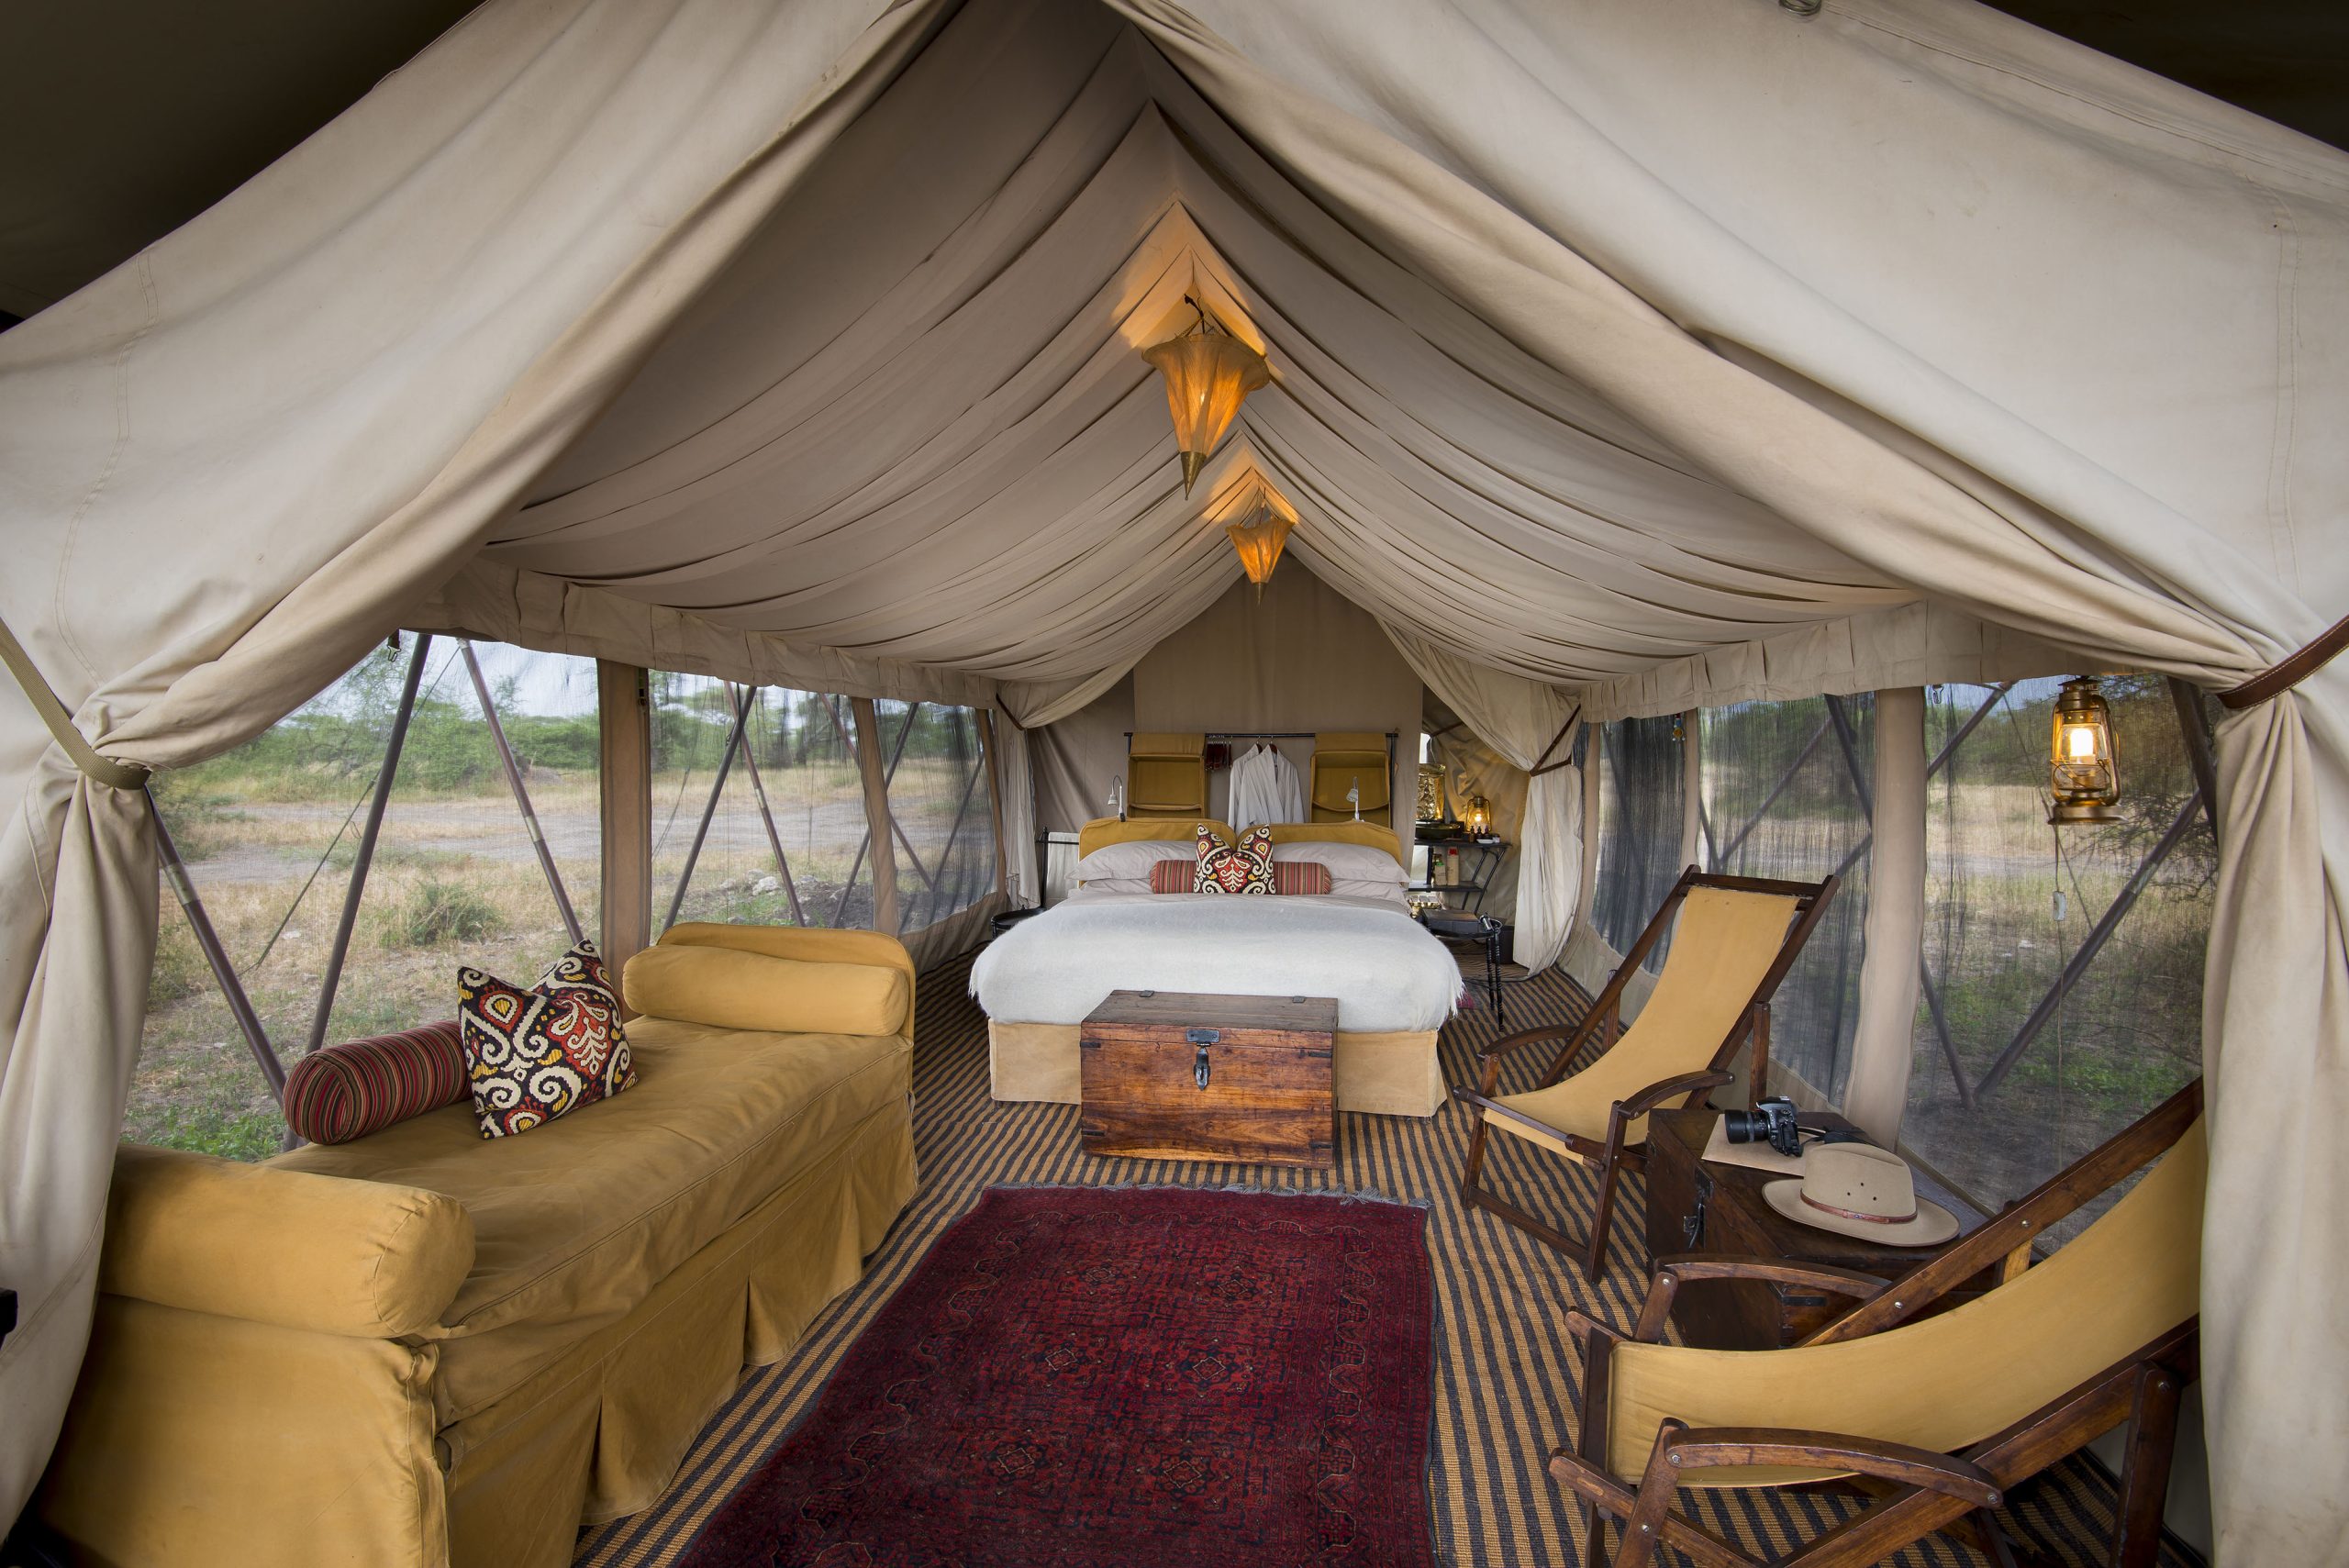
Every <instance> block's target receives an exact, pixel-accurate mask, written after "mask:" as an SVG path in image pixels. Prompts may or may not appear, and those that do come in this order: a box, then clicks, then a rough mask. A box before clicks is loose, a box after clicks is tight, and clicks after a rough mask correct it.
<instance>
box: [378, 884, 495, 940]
mask: <svg viewBox="0 0 2349 1568" xmlns="http://www.w3.org/2000/svg"><path fill="white" fill-rule="evenodd" d="M390 914H391V918H390V919H389V920H388V921H386V922H385V924H384V944H385V945H386V946H389V947H406V948H430V947H440V946H442V945H444V944H446V943H450V942H471V941H479V940H482V939H483V938H484V937H491V936H495V935H496V934H497V932H498V930H499V929H501V928H502V927H503V925H504V924H505V922H504V921H503V920H502V919H501V918H500V917H499V916H498V913H497V906H495V905H494V904H492V903H491V902H490V901H489V900H488V899H486V898H484V897H483V896H482V895H480V894H478V893H475V892H474V891H473V889H471V888H469V887H467V886H466V885H465V884H462V883H459V882H443V881H441V880H440V878H439V877H427V878H426V879H425V880H424V881H423V882H422V883H420V884H417V886H416V887H414V888H412V889H410V890H409V891H408V892H406V893H405V894H403V895H401V896H400V900H399V902H398V904H397V905H396V906H395V907H394V908H393V909H392V910H391V912H390Z"/></svg>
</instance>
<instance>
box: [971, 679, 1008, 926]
mask: <svg viewBox="0 0 2349 1568" xmlns="http://www.w3.org/2000/svg"><path fill="white" fill-rule="evenodd" d="M978 715H979V749H980V750H981V751H984V752H985V754H986V760H987V804H988V806H990V807H991V808H992V810H993V813H994V816H995V886H996V892H997V893H1000V894H1002V895H1004V896H1005V898H1006V899H1008V898H1010V896H1011V895H1012V888H1011V857H1010V854H1009V852H1008V851H1007V850H1006V849H1005V848H1004V842H1003V759H1002V758H1000V757H998V756H997V755H996V749H995V710H994V709H993V708H985V707H983V708H980V709H979V710H978Z"/></svg>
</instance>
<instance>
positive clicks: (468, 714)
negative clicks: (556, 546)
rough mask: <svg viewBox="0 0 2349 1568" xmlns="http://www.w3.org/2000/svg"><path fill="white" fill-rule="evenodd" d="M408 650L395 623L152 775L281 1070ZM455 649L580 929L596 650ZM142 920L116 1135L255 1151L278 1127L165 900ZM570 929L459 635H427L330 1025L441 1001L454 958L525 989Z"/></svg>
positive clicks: (347, 871)
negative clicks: (293, 701) (288, 699)
mask: <svg viewBox="0 0 2349 1568" xmlns="http://www.w3.org/2000/svg"><path fill="white" fill-rule="evenodd" d="M415 648H416V644H415V642H414V641H412V640H407V639H403V646H402V647H400V648H398V649H390V648H384V649H379V650H377V651H375V652H373V653H371V654H369V655H368V656H367V657H366V658H365V659H362V660H361V661H360V662H359V663H358V664H357V665H356V666H354V667H353V668H352V669H351V671H349V672H348V673H345V674H344V675H343V676H342V677H341V678H340V680H338V681H336V682H335V683H334V684H332V685H330V686H328V688H327V689H326V690H325V691H323V692H321V693H319V694H318V695H317V696H316V697H314V698H312V699H311V700H310V701H309V702H307V703H305V704H304V705H303V706H301V707H299V708H297V709H295V711H294V712H293V713H291V714H289V715H287V716H286V717H284V718H282V719H280V720H279V721H278V722H277V723H275V724H273V725H272V726H271V727H270V728H268V729H266V730H264V731H262V733H261V734H260V735H257V736H255V737H254V738H253V739H252V740H249V741H247V742H246V743H245V744H243V745H242V746H239V747H237V748H236V749H235V750H233V751H227V752H224V753H222V754H221V755H220V756H217V757H214V758H212V759H210V760H209V761H207V762H201V763H199V764H197V765H196V766H195V767H192V768H181V769H174V770H173V771H171V772H169V773H159V774H157V775H156V777H155V780H154V783H153V785H152V788H153V790H154V793H155V801H156V805H157V806H158V808H159V809H160V810H161V813H162V817H163V822H164V825H165V826H166V827H167V828H170V830H171V833H172V837H173V840H174V841H175V842H176V843H177V844H178V845H179V848H180V852H181V854H182V855H183V856H184V857H185V858H186V860H187V862H188V875H189V879H190V880H191V881H192V882H193V883H194V884H195V888H196V891H197V892H198V893H199V894H200V895H202V897H203V899H204V902H205V906H206V911H207V912H208V913H209V914H210V916H211V917H212V922H213V925H214V927H215V929H217V931H218V932H219V935H220V939H221V941H222V943H223V945H224V946H225V947H226V948H227V950H228V958H229V962H230V963H231V964H232V965H233V966H234V967H235V969H236V971H237V974H238V978H239V984H242V985H243V986H244V988H245V992H246V994H247V995H248V996H249V997H250V999H251V1001H252V1004H253V1008H254V1011H255V1012H256V1013H257V1014H258V1015H259V1016H260V1018H261V1020H262V1027H263V1028H264V1029H266V1031H267V1032H268V1034H269V1037H270V1039H271V1040H272V1041H273V1043H274V1044H275V1046H276V1049H277V1053H278V1056H279V1058H280V1060H281V1061H283V1062H285V1063H287V1064H288V1065H291V1063H292V1062H293V1061H294V1060H295V1057H296V1056H297V1055H298V1054H299V1053H300V1052H301V1051H302V1049H303V1047H304V1046H305V1044H306V1041H307V1040H308V1036H309V1030H310V1023H311V1019H312V1017H313V1015H314V1014H315V1013H316V1011H317V999H318V993H319V982H320V978H321V975H322V973H323V972H324V970H325V967H326V962H327V957H328V952H329V951H330V950H331V948H332V946H333V941H334V933H335V928H336V925H337V923H338V921H339V919H340V914H341V910H342V904H343V899H344V896H345V895H346V893H347V892H348V890H349V887H350V884H351V869H352V866H353V865H354V863H355V862H356V858H357V851H358V845H359V840H360V837H361V834H362V827H363V824H364V822H365V819H366V806H367V802H368V798H369V796H370V795H371V793H372V791H373V788H374V784H375V778H376V774H377V773H379V772H380V770H381V769H382V767H383V762H384V750H385V747H386V744H387V743H388V741H389V740H390V738H391V730H392V724H393V719H394V717H395V714H396V712H397V710H398V706H399V698H400V692H401V688H402V686H403V684H404V683H405V681H406V674H407V668H408V664H409V661H410V659H411V657H412V656H413V653H414V651H415ZM473 654H474V657H475V659H476V660H477V661H478V662H479V663H480V666H481V673H482V684H483V685H484V686H485V687H487V688H488V691H489V699H490V703H491V705H492V707H493V709H494V710H495V713H496V716H497V719H498V722H499V724H500V725H501V726H502V727H503V728H504V730H505V734H506V738H507V744H508V745H509V746H510V747H511V748H512V750H513V752H514V756H515V761H516V766H517V771H518V772H519V773H521V775H522V778H523V787H524V790H525V791H526V793H527V794H528V795H529V801H530V805H531V807H532V808H533V810H534V811H535V812H536V813H537V816H538V819H539V824H540V831H541V832H542V833H543V834H544V835H545V838H546V841H547V844H548V847H549V849H550V851H551V853H552V855H553V858H554V861H555V864H556V869H557V872H558V873H559V874H560V876H561V877H562V884H563V889H564V892H565V893H566V895H568V896H569V898H570V900H571V903H572V906H573V910H574V911H575V913H576V914H577V916H578V918H579V921H580V924H581V926H582V928H583V929H584V931H585V932H586V933H587V934H588V935H590V936H592V935H594V934H595V931H596V920H597V911H598V906H599V901H598V897H597V894H598V882H599V878H600V875H601V873H602V856H601V844H602V835H601V827H600V820H599V816H598V797H597V789H596V768H597V754H598V751H599V748H600V737H599V733H598V727H597V722H596V663H595V661H594V660H592V659H581V658H574V657H570V656H567V655H563V654H558V653H537V652H532V651H529V650H527V649H520V648H510V647H507V646H504V645H502V644H497V643H489V642H481V643H475V644H474V645H473ZM156 935H157V944H156V953H155V967H154V970H153V973H152V975H151V978H150V986H149V992H148V1007H147V1024H146V1029H145V1033H144V1036H143V1038H142V1040H141V1045H140V1053H139V1065H138V1068H137V1070H136V1073H135V1074H134V1077H133V1079H132V1084H131V1094H130V1103H129V1106H128V1112H127V1115H126V1118H125V1123H124V1136H126V1137H128V1138H133V1139H137V1140H139V1141H141V1142H147V1143H160V1144H163V1145H166V1146H169V1147H173V1148H183V1149H195V1150H202V1151H206V1152H209V1153H214V1154H219V1155H224V1156H227V1157H228V1158H231V1159H241V1160H258V1159H266V1158H267V1157H268V1156H270V1155H272V1154H274V1153H276V1152H277V1151H278V1148H279V1140H280V1139H281V1137H282V1136H283V1134H284V1121H283V1119H282V1118H280V1117H279V1115H278V1113H277V1107H276V1106H275V1105H274V1104H273V1102H272V1101H271V1099H270V1096H269V1091H268V1088H267V1086H266V1084H264V1083H263V1081H262V1075H261V1072H260V1069H259V1068H258V1067H257V1066H255V1064H254V1062H253V1061H252V1059H251V1056H250V1053H249V1051H248V1049H247V1047H246V1045H245V1042H244V1040H243V1038H242V1036H241V1035H240V1033H239V1029H238V1027H237V1024H236V1022H235V1019H234V1018H233V1016H232V1015H231V1014H230V1012H229V1010H228V1002H227V1000H226V998H225V997H224V996H223V995H222V994H221V992H220V990H219V988H218V986H217V984H216V983H215V982H214V979H213V976H212V972H211V970H210V968H209V967H208V966H207V965H206V962H204V958H203V955H202V952H201V950H199V949H198V948H197V946H196V943H195V937H194V935H193V933H192V931H191V929H190V928H189V924H188V921H187V918H186V917H185V916H184V914H183V913H182V912H181V910H180V907H179V905H178V903H177V901H176V900H174V899H173V898H172V897H171V896H169V895H168V894H166V895H165V896H164V898H163V899H162V901H161V922H160V924H159V926H158V928H157V932H156ZM569 940H570V934H569V931H568V929H566V927H565V926H564V924H563V922H562V915H561V913H560V911H559V910H558V908H557V906H556V905H555V901H554V895H553V893H552V892H551V890H550V888H549V887H548V884H547V880H546V877H545V874H544V873H543V872H541V870H540V866H539V861H538V856H537V854H536V852H535V851H534V850H533V849H532V847H531V843H530V839H529V832H528V830H527V828H525V826H524V823H523V819H522V815H521V810H520V807H519V806H518V805H517V803H516V799H515V795H514V789H513V786H512V784H510V783H509V782H508V779H507V773H506V768H505V765H504V763H503V762H501V761H500V759H499V757H498V754H497V749H496V743H495V740H494V739H493V737H492V735H491V731H490V725H489V720H488V718H487V717H485V716H484V712H483V708H482V702H481V697H480V695H479V693H478V692H477V691H476V689H475V687H474V684H473V677H472V672H471V671H470V670H469V669H468V668H467V666H466V664H465V661H464V650H463V646H462V644H461V643H460V642H458V641H457V640H455V639H448V638H435V639H432V641H431V643H430V644H429V646H428V648H427V651H426V656H425V663H424V671H423V676H422V679H421V682H420V684H419V685H418V687H417V702H416V706H415V709H414V711H413V715H412V717H411V718H410V720H409V723H408V729H407V738H406V744H405V745H404V746H403V748H402V750H401V753H400V763H399V770H398V772H397V773H395V775H394V777H393V780H392V792H391V795H390V797H389V800H388V803H387V805H386V808H385V811H384V825H383V829H382V832H381V834H380V835H379V837H378V839H377V841H376V848H375V855H374V860H373V866H372V869H371V870H370V873H369V874H368V877H367V883H366V885H365V887H364V888H363V889H362V892H361V896H360V903H359V917H358V922H357V924H356V926H355V927H354V928H353V929H352V932H351V947H350V950H349V953H348V956H347V957H346V959H345V961H344V965H343V971H342V980H341V984H340V986H339V987H338V988H337V990H336V994H335V1004H334V1011H333V1014H332V1016H331V1017H330V1018H329V1019H328V1030H327V1035H326V1039H327V1041H328V1043H329V1044H331V1043H334V1042H335V1041H338V1040H351V1039H354V1038H357V1037H359V1036H362V1035H370V1034H380V1033H384V1032H386V1031H388V1030H393V1029H411V1028H414V1027H415V1026H417V1025H418V1024H423V1023H429V1022H431V1021H433V1020H435V1019H439V1018H451V1017H453V1016H454V1014H455V1012H456V1001H457V987H456V969H457V966H458V965H459V964H461V963H470V964H477V965H480V966H481V967H484V968H486V969H488V970H489V971H491V972H492V973H496V974H499V975H503V976H506V977H507V978H509V979H514V980H519V981H521V982H523V983H525V984H527V983H529V981H531V980H533V979H535V978H537V976H538V973H539V971H540V968H542V967H543V966H544V965H545V964H546V963H547V962H550V961H551V960H552V959H553V958H555V957H556V956H557V955H558V954H560V953H561V952H562V950H563V948H564V947H565V946H566V945H567V944H568V942H569Z"/></svg>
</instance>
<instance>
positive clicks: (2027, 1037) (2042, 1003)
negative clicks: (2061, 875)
mask: <svg viewBox="0 0 2349 1568" xmlns="http://www.w3.org/2000/svg"><path fill="white" fill-rule="evenodd" d="M2201 811H2202V791H2201V790H2200V788H2199V787H2198V788H2197V789H2196V790H2195V791H2194V793H2193V794H2191V795H2188V796H2187V797H2186V804H2185V805H2184V806H2179V807H2178V810H2177V817H2176V819H2175V820H2173V821H2172V822H2171V823H2170V825H2169V831H2168V832H2166V833H2164V834H2163V835H2162V838H2161V842H2159V843H2157V844H2155V845H2154V848H2153V851H2152V852H2151V853H2149V854H2148V855H2146V856H2145V858H2144V859H2143V860H2142V861H2140V862H2137V869H2136V870H2135V871H2133V872H2132V873H2130V875H2129V880H2128V881H2127V882H2126V883H2124V884H2121V891H2120V892H2119V893H2117V894H2115V895H2113V897H2112V904H2111V906H2110V908H2108V909H2106V910H2105V912H2104V915H2103V917H2101V918H2099V920H2098V921H2097V923H2096V924H2095V925H2094V926H2093V927H2091V928H2090V929H2089V930H2088V934H2087V936H2086V937H2085V938H2083V939H2082V940H2081V941H2080V951H2077V952H2076V953H2074V954H2073V955H2072V962H2069V963H2067V964H2065V966H2064V973H2061V974H2059V975H2057V976H2056V977H2055V984H2053V985H2051V986H2049V987H2048V988H2047V995H2044V996H2042V997H2041V998H2040V999H2039V1005H2038V1006H2035V1007H2033V1008H2032V1010H2031V1017H2029V1018H2025V1019H2024V1020H2023V1023H2022V1028H2021V1029H2017V1030H2016V1031H2015V1037H2014V1039H2012V1040H2009V1041H2008V1042H2007V1048H2006V1049H2005V1050H2004V1051H2000V1052H1998V1060H1997V1061H1996V1062H1992V1063H1990V1070H1989V1071H1988V1072H1987V1073H1983V1074H1982V1082H1980V1083H1979V1084H1976V1085H1975V1086H1974V1093H1975V1095H1976V1098H1980V1099H1987V1097H1988V1096H1989V1095H1990V1093H1991V1092H1992V1091H1993V1090H1995V1089H1996V1088H1998V1085H1999V1084H2000V1083H2002V1082H2004V1081H2005V1079H2006V1076H2007V1073H2008V1071H2009V1069H2010V1068H2012V1067H2013V1066H2014V1064H2015V1062H2016V1061H2017V1060H2018V1059H2019V1058H2020V1057H2021V1055H2022V1053H2023V1050H2024V1048H2025V1047H2027V1046H2029V1045H2030V1044H2031V1042H2032V1040H2036V1039H2037V1038H2039V1031H2040V1030H2041V1029H2044V1028H2046V1027H2047V1020H2048V1019H2050V1018H2054V1016H2055V1009H2056V1008H2057V1007H2059V1006H2062V1005H2063V1002H2064V998H2065V996H2066V995H2070V994H2071V989H2072V987H2073V986H2074V985H2076V984H2078V983H2079V978H2080V976H2081V975H2082V974H2083V973H2086V972H2087V967H2088V965H2089V964H2091V963H2093V962H2096V955H2097V954H2098V953H2099V952H2102V951H2104V944H2105V941H2106V940H2107V939H2109V938H2110V936H2111V935H2112V932H2113V929H2114V928H2116V927H2118V926H2119V925H2120V924H2121V917H2122V916H2124V915H2126V914H2128V913H2129V911H2130V910H2131V909H2132V907H2134V906H2135V905H2136V902H2137V895H2139V894H2141V893H2143V892H2144V891H2145V885H2146V884H2148V883H2150V882H2152V881H2153V880H2154V872H2156V871H2158V870H2160V869H2161V863H2162V862H2164V861H2165V860H2167V859H2168V858H2169V852H2170V851H2172V850H2174V849H2176V848H2177V846H2178V844H2179V842H2180V841H2181V840H2184V839H2185V837H2186V835H2187V832H2188V829H2190V828H2192V827H2193V826H2194V818H2195V817H2197V816H2199V815H2200V813H2201Z"/></svg>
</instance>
